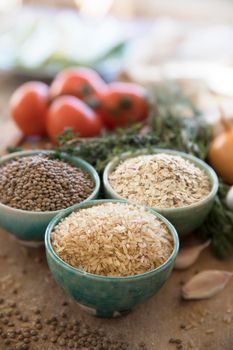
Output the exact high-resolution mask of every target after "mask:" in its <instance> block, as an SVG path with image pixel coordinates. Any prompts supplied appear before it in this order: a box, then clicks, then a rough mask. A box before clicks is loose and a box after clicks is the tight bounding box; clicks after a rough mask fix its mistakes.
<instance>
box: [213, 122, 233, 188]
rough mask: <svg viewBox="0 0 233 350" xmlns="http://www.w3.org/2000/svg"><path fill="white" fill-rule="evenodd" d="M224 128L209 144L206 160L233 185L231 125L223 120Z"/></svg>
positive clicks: (232, 136)
mask: <svg viewBox="0 0 233 350" xmlns="http://www.w3.org/2000/svg"><path fill="white" fill-rule="evenodd" d="M224 128H225V131H223V132H222V133H221V134H220V135H218V136H217V137H216V138H215V139H214V140H213V141H212V143H211V144H210V147H209V152H208V161H209V163H210V165H211V166H212V167H213V168H214V169H215V170H216V172H217V174H218V175H219V176H220V177H222V178H223V180H225V181H226V182H227V183H228V184H230V185H233V125H232V124H231V123H230V122H229V121H226V120H225V121H224Z"/></svg>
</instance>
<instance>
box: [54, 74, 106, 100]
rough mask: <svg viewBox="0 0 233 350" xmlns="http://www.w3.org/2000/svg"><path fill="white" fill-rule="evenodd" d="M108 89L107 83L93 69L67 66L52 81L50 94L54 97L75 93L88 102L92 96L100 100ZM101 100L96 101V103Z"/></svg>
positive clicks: (74, 94)
mask: <svg viewBox="0 0 233 350" xmlns="http://www.w3.org/2000/svg"><path fill="white" fill-rule="evenodd" d="M106 89H107V84H106V83H105V82H104V81H103V79H101V77H100V76H99V75H98V74H97V73H96V72H95V71H94V70H92V69H88V68H67V69H65V70H63V71H62V72H60V73H59V74H58V75H57V76H56V78H55V79H54V81H53V82H52V84H51V86H50V90H49V96H50V98H51V99H54V98H55V97H57V96H60V95H73V96H76V97H78V98H80V99H81V100H85V101H86V102H88V100H90V102H91V98H94V97H95V98H96V99H97V100H99V99H100V98H101V96H102V94H103V93H104V92H105V90H106ZM97 102H99V101H96V103H97Z"/></svg>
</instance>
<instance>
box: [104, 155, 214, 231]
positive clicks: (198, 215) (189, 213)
mask: <svg viewBox="0 0 233 350" xmlns="http://www.w3.org/2000/svg"><path fill="white" fill-rule="evenodd" d="M153 153H167V154H172V155H179V156H181V157H182V158H184V159H187V160H189V161H190V162H192V163H194V164H195V165H196V166H197V167H199V168H200V169H202V170H203V171H204V172H205V173H207V175H208V176H209V178H210V181H211V191H210V193H209V194H208V196H207V197H205V198H204V199H203V200H202V201H200V202H198V203H195V204H192V205H189V206H183V207H179V208H159V207H154V208H153V209H154V210H155V211H157V212H158V213H160V214H162V215H163V216H165V218H167V219H168V220H169V221H170V222H171V223H172V224H173V225H174V226H175V228H176V230H177V232H178V234H179V235H180V236H183V235H186V234H188V233H191V232H193V231H194V230H195V229H197V228H198V227H200V226H201V225H202V224H203V222H204V220H205V218H206V217H207V215H208V214H209V212H210V210H211V208H212V206H213V203H214V199H215V196H216V194H217V191H218V177H217V175H216V174H215V172H214V170H213V169H212V168H211V167H210V166H209V165H208V164H206V163H205V162H203V161H202V160H200V159H199V158H196V157H194V156H191V155H189V154H186V153H183V152H178V151H172V150H167V149H158V148H155V149H153V150H150V151H148V150H147V151H146V150H145V151H140V152H135V153H133V154H132V153H124V154H122V155H121V156H119V157H116V158H114V159H113V160H112V161H111V162H110V163H109V164H108V165H107V166H106V168H105V170H104V174H103V182H104V190H105V196H106V198H114V199H122V197H120V196H119V195H118V194H117V193H116V192H115V191H114V189H113V188H112V186H111V185H110V183H109V181H108V179H109V175H110V174H111V172H112V171H113V170H114V169H115V168H116V167H117V166H118V164H119V163H120V162H122V161H123V160H125V159H127V158H131V157H134V156H138V155H141V154H153Z"/></svg>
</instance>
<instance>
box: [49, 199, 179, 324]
mask: <svg viewBox="0 0 233 350" xmlns="http://www.w3.org/2000/svg"><path fill="white" fill-rule="evenodd" d="M45 247H46V255H47V260H48V265H49V268H50V270H51V272H52V274H53V276H54V278H55V280H56V281H57V283H58V284H59V285H60V286H61V287H62V288H63V289H64V290H65V291H66V292H67V293H68V294H69V295H70V296H71V297H72V298H73V299H75V300H76V301H77V303H79V304H80V306H81V307H82V308H83V309H84V310H86V311H87V312H89V313H91V314H93V315H96V316H100V317H116V316H119V315H122V314H125V313H127V312H128V311H130V310H131V309H132V308H134V307H135V306H136V305H137V304H139V303H141V302H143V301H145V300H146V299H148V298H150V297H152V296H153V295H154V294H155V293H157V292H158V290H159V289H160V288H161V287H162V285H163V284H164V283H165V281H166V280H167V279H168V277H169V275H170V273H171V271H172V268H173V263H174V260H175V258H176V255H177V252H178V248H179V239H178V235H177V233H176V230H175V228H174V227H173V226H172V224H171V223H170V222H168V221H167V220H166V219H165V218H164V217H162V216H161V215H160V214H158V213H156V212H155V211H153V210H152V209H149V208H145V207H144V206H140V205H136V204H131V203H128V202H127V201H123V200H94V201H90V202H87V203H83V204H80V205H77V206H75V207H74V208H72V209H68V210H65V211H63V213H60V214H59V215H58V216H56V217H55V218H54V219H53V220H52V222H51V223H50V224H49V226H48V228H47V231H46V235H45Z"/></svg>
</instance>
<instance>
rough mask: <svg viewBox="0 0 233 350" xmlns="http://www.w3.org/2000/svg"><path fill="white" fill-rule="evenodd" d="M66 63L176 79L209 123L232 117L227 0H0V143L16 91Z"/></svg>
mask: <svg viewBox="0 0 233 350" xmlns="http://www.w3.org/2000/svg"><path fill="white" fill-rule="evenodd" d="M68 66H88V67H92V68H94V69H96V70H97V71H98V72H99V73H100V74H101V75H102V76H103V77H104V78H105V79H106V80H107V81H111V80H112V79H124V80H130V81H135V82H138V83H141V84H143V85H153V86H156V85H157V84H160V83H161V82H164V81H165V80H169V81H175V82H176V83H177V84H179V85H181V86H182V88H184V89H185V90H186V92H187V94H188V95H189V96H190V97H191V98H192V99H193V101H194V102H195V103H197V104H198V105H199V106H200V107H201V108H202V109H203V110H204V113H205V116H206V118H207V119H209V120H210V121H211V122H215V121H216V118H218V106H219V104H220V103H221V105H222V106H223V107H224V109H225V111H226V114H228V115H233V101H232V97H233V0H176V1H173V0H161V1H160V0H115V1H114V0H98V1H97V0H73V1H71V0H40V1H39V0H38V1H36V0H0V89H1V92H0V107H1V115H0V129H1V131H2V140H1V141H0V143H1V142H2V143H3V142H6V140H4V138H7V139H8V137H9V133H10V132H13V133H14V135H15V130H14V131H12V125H10V124H9V123H10V122H9V120H8V119H9V118H8V116H9V112H8V107H7V103H6V102H7V99H8V98H9V96H10V94H11V93H12V91H13V90H14V88H15V87H17V86H18V85H19V84H20V83H21V82H22V81H25V80H29V79H40V80H44V79H45V80H51V79H52V78H53V77H54V75H55V74H56V73H57V72H58V71H60V70H61V69H62V68H64V67H68ZM5 131H6V132H5ZM4 135H6V136H4ZM14 137H15V136H14Z"/></svg>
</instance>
